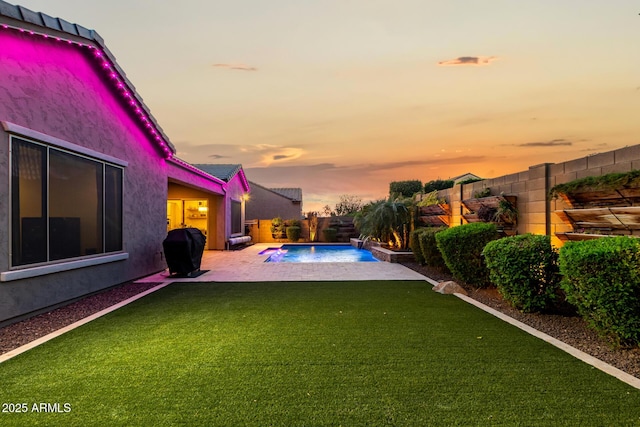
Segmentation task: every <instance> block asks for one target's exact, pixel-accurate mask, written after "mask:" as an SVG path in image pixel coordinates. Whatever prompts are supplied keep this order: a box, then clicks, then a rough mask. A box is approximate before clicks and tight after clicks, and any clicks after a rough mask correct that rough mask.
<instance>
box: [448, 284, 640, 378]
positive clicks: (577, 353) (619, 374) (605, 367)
mask: <svg viewBox="0 0 640 427" xmlns="http://www.w3.org/2000/svg"><path fill="white" fill-rule="evenodd" d="M454 295H455V296H457V297H458V298H460V299H461V300H463V301H466V302H468V303H469V304H472V305H475V306H476V307H478V308H480V309H482V310H484V311H486V312H487V313H489V314H492V315H494V316H496V317H497V318H499V319H501V320H503V321H505V322H507V323H510V324H511V325H513V326H515V327H517V328H520V329H522V330H523V331H525V332H527V333H529V334H531V335H533V336H534V337H537V338H540V339H541V340H543V341H546V342H548V343H549V344H551V345H554V346H556V347H558V348H559V349H560V350H563V351H565V352H567V353H569V354H570V355H572V356H573V357H575V358H577V359H580V360H582V361H583V362H585V363H588V364H589V365H591V366H593V367H594V368H598V369H600V370H601V371H603V372H605V373H607V374H609V375H612V376H614V377H616V378H618V379H619V380H620V381H623V382H625V383H627V384H629V385H630V386H632V387H635V388H637V389H640V379H639V378H636V377H634V376H633V375H630V374H627V373H626V372H624V371H621V370H620V369H618V368H616V367H614V366H611V365H609V364H608V363H605V362H603V361H602V360H600V359H597V358H595V357H593V356H591V355H589V354H587V353H585V352H583V351H581V350H578V349H577V348H575V347H572V346H570V345H569V344H566V343H564V342H562V341H560V340H558V339H556V338H553V337H552V336H550V335H547V334H545V333H544V332H540V331H539V330H537V329H534V328H532V327H531V326H529V325H526V324H524V323H522V322H520V321H518V320H516V319H514V318H512V317H509V316H507V315H506V314H503V313H501V312H499V311H497V310H494V309H493V308H491V307H488V306H486V305H484V304H482V303H481V302H478V301H476V300H474V299H473V298H470V297H468V296H466V295H462V294H459V293H455V294H454Z"/></svg>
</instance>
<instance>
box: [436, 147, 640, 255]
mask: <svg viewBox="0 0 640 427" xmlns="http://www.w3.org/2000/svg"><path fill="white" fill-rule="evenodd" d="M636 169H640V145H634V146H630V147H625V148H620V149H618V150H613V151H608V152H606V153H600V154H594V155H591V156H586V157H582V158H579V159H574V160H569V161H566V162H562V163H543V164H540V165H535V166H531V167H529V170H526V171H522V172H518V173H513V174H509V175H503V176H500V177H497V178H491V179H485V180H483V181H478V182H474V183H470V184H463V185H460V184H458V185H456V186H454V187H453V188H450V189H447V190H441V191H439V192H438V195H439V196H440V197H444V198H445V199H446V200H447V201H448V203H449V205H450V206H451V226H457V225H461V224H464V223H465V220H464V218H463V217H462V214H463V213H464V210H463V209H464V208H463V206H462V200H465V199H469V198H473V197H474V195H475V194H476V193H477V192H479V191H481V190H483V189H485V188H489V189H490V190H491V195H494V196H497V195H500V194H504V195H509V196H516V197H517V198H518V200H517V208H518V212H519V215H518V228H517V232H518V234H525V233H534V234H547V235H550V236H551V237H552V239H551V240H552V243H553V244H554V245H555V246H562V242H561V241H560V239H558V238H556V237H555V233H556V232H565V231H571V227H570V226H569V225H567V224H565V223H564V222H563V221H562V220H561V219H560V217H558V215H556V214H555V213H554V211H556V210H562V209H566V208H568V206H567V205H566V204H565V203H564V202H563V201H562V200H560V199H558V200H549V198H548V194H549V190H550V189H551V188H552V187H553V186H555V185H557V184H562V183H565V182H569V181H572V180H574V179H579V178H584V177H587V176H599V175H606V174H608V173H614V172H629V171H631V170H636Z"/></svg>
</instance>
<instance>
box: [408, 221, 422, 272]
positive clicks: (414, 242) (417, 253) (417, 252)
mask: <svg viewBox="0 0 640 427" xmlns="http://www.w3.org/2000/svg"><path fill="white" fill-rule="evenodd" d="M423 230H426V229H425V228H417V229H415V230H413V231H412V232H411V234H410V235H409V247H410V248H411V252H413V256H414V257H415V258H416V262H417V263H418V264H420V265H424V256H422V249H421V248H420V235H421V234H422V232H423Z"/></svg>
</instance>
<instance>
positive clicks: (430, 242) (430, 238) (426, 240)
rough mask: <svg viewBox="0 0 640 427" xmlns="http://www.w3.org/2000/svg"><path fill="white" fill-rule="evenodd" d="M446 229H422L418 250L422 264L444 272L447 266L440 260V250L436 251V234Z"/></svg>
mask: <svg viewBox="0 0 640 427" xmlns="http://www.w3.org/2000/svg"><path fill="white" fill-rule="evenodd" d="M446 229H447V228H446V227H429V228H424V229H423V230H424V231H423V232H422V233H421V234H420V250H421V251H422V257H423V258H424V263H425V264H426V265H428V266H430V267H435V268H438V269H440V270H445V271H446V270H447V265H446V264H445V262H444V259H443V258H442V253H440V249H438V244H437V242H436V233H439V232H440V231H442V230H446Z"/></svg>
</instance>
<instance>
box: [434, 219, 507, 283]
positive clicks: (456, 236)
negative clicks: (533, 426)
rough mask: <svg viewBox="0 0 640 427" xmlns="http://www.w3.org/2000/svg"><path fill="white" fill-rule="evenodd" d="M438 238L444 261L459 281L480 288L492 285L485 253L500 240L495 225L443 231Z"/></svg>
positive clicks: (465, 226) (437, 234)
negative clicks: (493, 243)
mask: <svg viewBox="0 0 640 427" xmlns="http://www.w3.org/2000/svg"><path fill="white" fill-rule="evenodd" d="M435 237H436V242H437V245H438V249H439V250H440V253H441V254H442V258H443V259H444V262H445V264H446V265H447V267H448V268H449V270H451V273H453V276H454V277H455V278H456V279H458V280H461V281H463V282H466V283H468V284H469V285H472V286H475V287H478V288H482V287H486V286H489V285H490V284H491V282H490V280H489V271H488V270H487V267H486V266H485V264H484V260H483V258H482V250H483V249H484V247H485V245H486V244H487V243H489V242H490V241H492V240H496V239H497V238H498V237H499V235H498V230H497V228H496V225H495V224H489V223H482V222H476V223H472V224H465V225H461V226H458V227H452V228H449V229H447V230H442V231H441V232H439V233H436V235H435Z"/></svg>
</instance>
